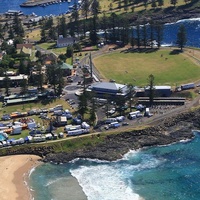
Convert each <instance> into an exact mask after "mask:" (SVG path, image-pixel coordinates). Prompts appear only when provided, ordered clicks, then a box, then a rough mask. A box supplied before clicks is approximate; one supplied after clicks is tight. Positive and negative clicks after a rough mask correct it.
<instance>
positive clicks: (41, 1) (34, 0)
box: [20, 0, 71, 7]
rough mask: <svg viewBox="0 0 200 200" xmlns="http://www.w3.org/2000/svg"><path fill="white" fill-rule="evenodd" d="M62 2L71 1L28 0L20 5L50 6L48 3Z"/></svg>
mask: <svg viewBox="0 0 200 200" xmlns="http://www.w3.org/2000/svg"><path fill="white" fill-rule="evenodd" d="M62 2H69V3H70V2H71V1H70V0H58V1H55V0H28V1H26V2H24V3H22V4H20V7H36V6H42V7H45V6H48V5H52V4H58V3H62Z"/></svg>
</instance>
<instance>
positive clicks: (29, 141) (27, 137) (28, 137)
mask: <svg viewBox="0 0 200 200" xmlns="http://www.w3.org/2000/svg"><path fill="white" fill-rule="evenodd" d="M24 140H25V142H27V143H31V142H32V141H33V137H32V136H30V135H28V136H26V137H25V139H24Z"/></svg>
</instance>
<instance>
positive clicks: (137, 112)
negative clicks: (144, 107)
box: [128, 110, 140, 119]
mask: <svg viewBox="0 0 200 200" xmlns="http://www.w3.org/2000/svg"><path fill="white" fill-rule="evenodd" d="M139 113H140V111H139V110H137V111H134V112H130V113H129V114H128V119H131V118H132V116H137V114H139Z"/></svg>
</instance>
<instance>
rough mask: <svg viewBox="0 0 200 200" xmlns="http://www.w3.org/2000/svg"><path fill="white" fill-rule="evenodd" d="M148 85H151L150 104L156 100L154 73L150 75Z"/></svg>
mask: <svg viewBox="0 0 200 200" xmlns="http://www.w3.org/2000/svg"><path fill="white" fill-rule="evenodd" d="M148 85H149V104H150V106H152V105H153V100H154V76H153V75H152V74H150V75H149V77H148Z"/></svg>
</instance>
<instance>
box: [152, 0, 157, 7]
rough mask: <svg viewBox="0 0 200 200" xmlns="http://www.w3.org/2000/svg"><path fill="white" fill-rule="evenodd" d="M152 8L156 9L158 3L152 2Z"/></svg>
mask: <svg viewBox="0 0 200 200" xmlns="http://www.w3.org/2000/svg"><path fill="white" fill-rule="evenodd" d="M151 7H152V8H156V7H157V5H156V1H155V0H152V1H151Z"/></svg>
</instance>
